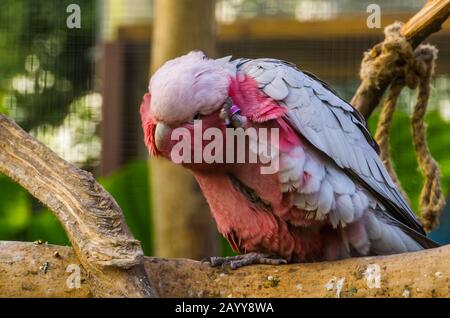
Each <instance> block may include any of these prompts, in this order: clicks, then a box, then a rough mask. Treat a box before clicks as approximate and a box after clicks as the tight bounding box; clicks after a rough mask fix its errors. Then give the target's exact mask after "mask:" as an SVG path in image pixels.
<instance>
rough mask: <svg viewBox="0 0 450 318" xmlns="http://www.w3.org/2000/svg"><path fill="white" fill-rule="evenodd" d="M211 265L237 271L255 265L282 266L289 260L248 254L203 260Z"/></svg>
mask: <svg viewBox="0 0 450 318" xmlns="http://www.w3.org/2000/svg"><path fill="white" fill-rule="evenodd" d="M204 262H206V263H209V264H210V265H211V266H212V267H217V266H221V267H222V268H224V269H225V268H226V267H227V266H229V267H230V268H231V269H237V268H239V267H243V266H247V265H253V264H267V265H281V264H287V260H285V259H283V258H275V257H272V256H270V255H268V254H261V253H248V254H242V255H236V256H226V257H219V256H212V257H208V258H206V259H203V260H202V263H204Z"/></svg>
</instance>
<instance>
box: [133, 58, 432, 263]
mask: <svg viewBox="0 0 450 318" xmlns="http://www.w3.org/2000/svg"><path fill="white" fill-rule="evenodd" d="M140 112H141V118H142V126H143V129H144V135H145V143H146V145H147V147H148V148H149V152H150V154H151V155H156V156H163V157H165V158H167V159H169V160H172V161H174V160H173V158H174V154H173V152H172V151H173V149H174V147H175V146H176V144H177V142H178V141H179V140H180V138H179V137H180V135H182V134H177V136H178V137H177V138H174V137H173V133H174V132H176V131H177V130H178V131H180V129H181V128H182V129H183V130H182V131H184V132H185V133H186V132H187V133H188V134H189V135H191V136H190V137H192V139H191V140H194V138H195V136H194V132H195V127H196V126H198V125H201V126H199V127H200V129H201V132H205V131H207V129H208V128H212V127H214V128H216V130H215V131H216V132H217V131H220V132H222V133H223V134H224V136H225V130H226V129H227V128H241V129H248V128H249V127H254V128H268V129H273V128H276V129H278V131H279V134H278V141H277V142H276V144H274V145H269V146H270V147H272V148H271V149H272V150H273V149H276V150H277V151H270V153H269V152H268V154H266V159H267V158H268V159H269V161H267V160H266V162H265V163H264V164H263V163H261V162H260V161H258V162H256V163H254V162H253V163H233V162H231V163H230V162H228V161H227V162H225V163H221V162H212V163H211V162H205V161H200V162H198V161H197V162H194V161H191V162H189V161H186V162H181V164H182V165H183V166H184V167H186V168H188V169H190V170H192V172H193V174H194V176H195V178H196V180H197V182H198V183H199V185H200V187H201V189H202V192H203V194H204V196H205V197H206V200H207V202H208V204H209V207H210V209H211V212H212V216H213V217H214V219H215V221H216V224H217V227H218V230H219V232H220V233H221V234H222V235H223V236H224V237H225V238H226V239H227V240H228V242H229V243H230V245H231V247H232V248H233V250H234V251H236V252H238V253H239V254H240V255H237V256H231V257H211V258H210V259H209V262H210V263H211V264H212V265H213V266H217V265H222V266H224V265H230V266H231V268H238V267H240V266H243V265H248V264H255V263H264V264H282V263H286V262H311V261H323V260H336V259H343V258H348V257H353V256H365V255H382V254H394V253H403V252H409V251H417V250H421V249H424V248H431V247H435V246H437V244H436V243H435V242H433V241H432V240H430V239H428V238H427V237H426V234H425V232H424V230H423V228H422V227H421V225H420V223H419V222H418V220H417V218H416V216H415V214H414V213H413V211H412V210H411V208H410V207H409V206H408V204H407V203H406V201H405V199H404V198H403V197H402V194H401V193H400V192H399V191H398V189H397V187H396V185H395V184H394V182H393V181H392V179H391V177H390V176H389V174H388V173H387V171H386V169H385V167H384V166H383V163H382V162H381V160H380V158H379V156H378V148H377V145H376V143H375V141H374V140H373V139H372V137H371V135H370V133H369V131H368V129H367V127H366V122H365V120H364V118H363V117H362V116H361V115H360V114H359V113H358V111H357V110H355V109H354V108H353V107H352V106H351V105H350V104H349V103H347V102H345V101H344V100H342V99H341V98H339V97H338V96H337V94H336V93H335V92H334V90H332V89H331V88H330V87H329V86H328V85H326V84H325V83H324V82H322V81H321V80H319V79H318V78H316V77H315V76H314V75H312V74H310V73H308V72H302V71H300V70H299V69H297V68H296V66H295V65H293V64H291V63H288V62H285V61H281V60H277V59H269V58H262V59H235V60H232V59H231V57H226V58H222V59H217V60H215V59H210V58H207V57H206V56H205V55H204V54H203V53H202V52H200V51H194V52H191V53H189V54H187V55H184V56H181V57H178V58H176V59H173V60H171V61H168V62H167V63H165V64H164V65H163V66H162V67H161V68H160V69H158V70H157V71H156V72H155V73H154V75H153V76H152V78H151V80H150V84H149V92H148V93H147V94H145V95H144V98H143V101H142V104H141V108H140ZM197 129H198V128H197ZM224 138H225V137H224ZM205 139H207V138H205ZM209 139H210V140H212V138H209ZM269 139H270V140H269ZM266 141H267V143H269V144H270V143H271V142H272V139H271V138H267V139H266ZM209 142H210V141H208V140H202V141H201V143H197V144H195V142H192V143H191V144H190V146H191V148H190V150H188V151H189V152H192V153H191V154H193V153H194V152H195V151H200V153H201V151H202V149H204V148H205V147H206V146H207V145H208V143H209ZM211 142H212V141H211ZM227 142H228V140H227ZM258 142H260V141H258ZM251 143H252V141H250V142H249V147H248V150H246V152H248V153H249V152H252V151H253V152H255V151H256V152H258V151H259V150H258V149H259V148H258V147H255V142H254V141H253V146H252V145H251ZM258 145H259V144H258ZM197 148H202V149H197ZM233 149H234V148H233ZM255 149H256V150H255ZM184 151H185V152H186V150H184ZM216 151H218V152H220V151H223V152H224V153H226V152H227V151H230V148H228V147H223V148H221V149H216ZM241 151H242V150H241ZM186 154H187V153H186ZM274 161H277V165H274V166H275V168H274V171H272V173H262V170H261V167H262V166H263V165H266V166H267V165H270V164H271V163H272V162H274ZM268 162H269V163H268ZM177 163H179V162H177ZM180 213H181V212H180Z"/></svg>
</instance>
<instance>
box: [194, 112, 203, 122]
mask: <svg viewBox="0 0 450 318" xmlns="http://www.w3.org/2000/svg"><path fill="white" fill-rule="evenodd" d="M201 117H202V115H201V114H200V113H199V112H196V113H195V115H194V120H199V119H200V118H201Z"/></svg>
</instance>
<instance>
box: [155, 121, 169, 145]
mask: <svg viewBox="0 0 450 318" xmlns="http://www.w3.org/2000/svg"><path fill="white" fill-rule="evenodd" d="M169 132H170V127H169V126H167V125H166V124H163V123H157V124H156V128H155V145H156V148H157V149H158V150H161V149H162V147H163V143H164V140H165V139H166V135H167V134H168V133H169Z"/></svg>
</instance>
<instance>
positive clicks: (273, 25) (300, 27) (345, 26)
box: [118, 12, 450, 43]
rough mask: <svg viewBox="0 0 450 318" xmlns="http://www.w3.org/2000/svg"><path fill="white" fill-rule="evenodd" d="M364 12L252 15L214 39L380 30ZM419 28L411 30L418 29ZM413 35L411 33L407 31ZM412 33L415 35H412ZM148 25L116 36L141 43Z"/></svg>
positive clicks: (398, 15)
mask: <svg viewBox="0 0 450 318" xmlns="http://www.w3.org/2000/svg"><path fill="white" fill-rule="evenodd" d="M411 16H412V14H410V13H405V12H389V13H383V15H382V27H385V26H387V25H390V24H392V23H394V22H395V21H408V20H409V19H411ZM366 19H367V16H366V14H365V13H364V14H350V15H346V16H339V17H336V18H333V19H329V20H314V21H302V22H300V21H297V20H295V19H286V18H253V19H245V20H238V21H235V22H233V23H230V24H225V23H218V24H217V41H218V42H231V41H243V40H273V39H276V40H295V39H323V38H339V37H342V38H344V37H368V36H379V35H380V29H376V28H374V29H369V28H367V26H366ZM418 31H419V30H415V31H413V30H411V32H418ZM411 34H412V35H413V33H411ZM441 34H443V35H448V34H450V22H447V23H444V24H443V26H442V31H441ZM413 36H415V35H413ZM151 37H152V25H151V24H138V25H128V26H122V27H119V30H118V38H119V39H120V40H124V41H132V42H145V43H147V42H148V41H150V40H151Z"/></svg>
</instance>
